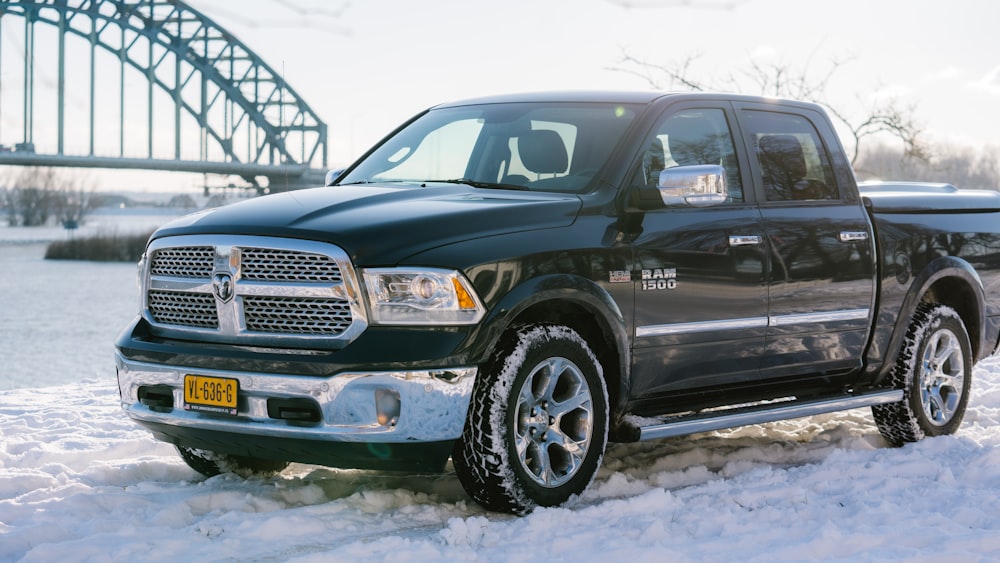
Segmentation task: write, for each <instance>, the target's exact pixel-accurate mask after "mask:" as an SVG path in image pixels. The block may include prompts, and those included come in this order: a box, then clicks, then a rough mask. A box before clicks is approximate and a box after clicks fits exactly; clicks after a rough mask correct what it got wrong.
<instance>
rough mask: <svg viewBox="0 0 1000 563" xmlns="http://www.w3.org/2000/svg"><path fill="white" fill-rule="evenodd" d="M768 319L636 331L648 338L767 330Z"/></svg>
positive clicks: (637, 335) (727, 321) (709, 322)
mask: <svg viewBox="0 0 1000 563" xmlns="http://www.w3.org/2000/svg"><path fill="white" fill-rule="evenodd" d="M766 327H767V317H751V318H747V319H727V320H722V321H701V322H696V323H676V324H669V325H650V326H640V327H636V329H635V336H636V337H637V338H644V337H647V336H668V335H671V334H691V333H698V332H712V331H716V330H746V329H751V328H766Z"/></svg>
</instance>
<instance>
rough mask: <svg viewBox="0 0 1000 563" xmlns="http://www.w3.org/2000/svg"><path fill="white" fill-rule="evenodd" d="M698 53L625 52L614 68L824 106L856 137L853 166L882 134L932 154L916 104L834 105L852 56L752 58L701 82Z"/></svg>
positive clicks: (922, 156) (909, 153)
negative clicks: (658, 57)
mask: <svg viewBox="0 0 1000 563" xmlns="http://www.w3.org/2000/svg"><path fill="white" fill-rule="evenodd" d="M699 57H700V55H697V54H695V55H689V56H688V57H686V58H684V59H681V60H679V61H673V62H669V63H666V64H653V63H649V62H646V61H643V60H640V59H637V58H635V57H633V56H631V55H629V54H628V53H625V54H624V55H623V56H622V60H621V62H620V63H619V65H618V66H614V67H611V70H615V71H619V72H625V73H627V74H631V75H633V76H637V77H639V78H642V79H644V80H645V81H646V82H648V83H649V85H650V86H651V87H653V88H656V89H676V88H680V89H683V90H692V91H705V90H718V91H731V92H744V93H746V92H752V93H757V94H760V95H763V96H773V97H778V98H792V99H797V100H804V101H808V102H814V103H818V104H822V105H824V106H825V107H826V108H827V110H828V111H829V113H830V115H831V117H833V119H835V120H837V121H839V122H840V123H842V124H843V125H844V128H845V129H846V130H847V132H848V133H849V134H850V136H851V138H852V140H853V141H854V143H853V147H852V148H851V149H850V150H851V163H852V164H854V163H855V162H856V161H857V160H858V155H859V154H860V153H861V145H862V141H866V140H868V139H869V138H871V137H873V136H876V135H879V134H888V135H890V136H892V137H895V138H896V139H898V140H899V141H901V142H902V145H903V154H904V155H905V156H906V157H907V158H911V159H916V160H921V161H926V160H927V159H928V157H929V152H928V148H927V144H926V141H925V139H924V136H925V135H924V127H923V125H922V124H921V123H920V122H919V121H918V120H917V119H916V118H915V117H914V107H913V106H905V105H903V104H902V103H901V102H900V101H899V100H898V99H896V98H891V97H889V98H882V99H877V100H875V101H873V102H869V103H865V102H864V101H862V100H861V99H860V98H859V99H858V102H859V104H861V106H862V108H863V109H862V111H861V112H860V114H859V115H860V117H853V116H852V115H853V114H852V113H851V112H848V111H846V109H844V108H841V107H838V106H834V105H832V104H830V103H829V101H828V97H827V94H826V92H827V87H828V86H829V84H830V82H831V80H832V79H833V77H834V75H835V74H836V73H837V71H838V70H840V69H841V68H842V67H843V66H844V65H845V64H847V63H848V62H849V60H850V59H834V60H832V61H830V63H829V64H828V65H826V66H825V67H821V66H820V65H816V64H812V62H811V61H807V62H806V64H805V65H804V66H803V67H801V68H797V67H793V66H791V65H789V64H786V63H762V62H759V61H754V60H751V61H750V64H749V65H748V66H747V67H746V69H745V70H742V71H739V72H730V73H728V74H726V75H724V76H723V77H722V78H721V79H713V80H710V81H701V80H698V79H696V78H694V77H693V74H694V72H693V69H694V66H695V63H696V62H697V61H698V59H699ZM811 71H812V72H811Z"/></svg>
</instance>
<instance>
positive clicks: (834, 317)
mask: <svg viewBox="0 0 1000 563" xmlns="http://www.w3.org/2000/svg"><path fill="white" fill-rule="evenodd" d="M868 313H869V310H868V309H849V310H846V311H827V312H822V313H801V314H796V315H781V316H777V317H770V320H769V321H768V325H769V326H791V325H798V324H821V323H835V322H841V321H860V320H868Z"/></svg>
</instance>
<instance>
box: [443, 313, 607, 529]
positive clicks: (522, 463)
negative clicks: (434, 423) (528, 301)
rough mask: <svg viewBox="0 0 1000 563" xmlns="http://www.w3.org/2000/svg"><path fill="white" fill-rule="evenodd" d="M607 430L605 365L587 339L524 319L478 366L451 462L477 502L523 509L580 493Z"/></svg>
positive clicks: (598, 458)
mask: <svg viewBox="0 0 1000 563" xmlns="http://www.w3.org/2000/svg"><path fill="white" fill-rule="evenodd" d="M607 433H608V397H607V390H606V386H605V383H604V379H603V371H602V369H601V366H600V363H599V362H598V361H597V358H596V357H595V356H594V353H593V352H592V351H591V349H590V347H589V346H588V344H587V342H586V341H585V340H584V339H583V338H582V337H581V336H580V335H579V334H578V333H577V332H576V331H574V330H573V329H571V328H568V327H565V326H556V325H547V324H536V325H526V326H523V327H520V328H519V329H517V330H514V331H512V332H510V333H509V334H508V335H506V336H505V337H504V338H503V339H502V341H501V344H500V346H499V347H498V350H497V351H496V352H495V353H494V355H493V358H492V360H491V362H490V363H489V364H488V365H486V366H484V369H483V372H482V373H481V374H480V377H479V379H478V380H477V381H476V388H475V391H474V392H473V397H472V401H471V404H470V406H469V415H468V418H467V420H466V424H465V430H464V432H463V434H462V437H461V439H460V440H459V441H458V442H457V443H456V445H455V450H454V452H453V454H452V461H453V463H454V465H455V471H456V473H457V474H458V478H459V480H460V481H461V483H462V486H463V487H464V488H465V490H466V492H468V493H469V495H470V496H471V497H472V498H473V499H475V500H476V502H478V503H480V504H482V505H483V506H485V507H486V508H488V509H490V510H496V511H500V512H510V513H514V514H525V513H528V512H530V511H531V510H532V509H533V508H535V507H536V506H555V505H559V504H562V503H564V502H566V501H567V500H569V499H570V497H572V496H573V495H577V494H580V493H582V492H583V491H584V489H586V488H587V486H588V485H589V484H590V482H591V481H592V480H593V478H594V475H596V473H597V469H598V467H599V466H600V462H601V458H602V457H603V455H604V448H605V445H606V444H607Z"/></svg>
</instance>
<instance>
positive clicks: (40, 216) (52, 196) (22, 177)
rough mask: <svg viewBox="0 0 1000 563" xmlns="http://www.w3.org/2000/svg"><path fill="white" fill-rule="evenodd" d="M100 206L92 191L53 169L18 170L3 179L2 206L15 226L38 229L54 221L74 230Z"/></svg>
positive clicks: (0, 187) (1, 184)
mask: <svg viewBox="0 0 1000 563" xmlns="http://www.w3.org/2000/svg"><path fill="white" fill-rule="evenodd" d="M97 203H98V197H97V196H96V195H95V193H94V190H93V188H87V187H85V186H84V185H83V182H81V181H80V180H78V179H75V178H71V177H67V176H64V175H62V174H60V173H59V172H57V171H56V170H55V169H54V168H44V167H24V168H19V169H18V171H17V172H15V173H14V174H12V175H10V176H8V177H7V178H5V179H3V180H0V207H2V208H3V209H4V212H5V214H6V216H7V224H8V225H10V226H12V227H19V226H20V227H36V226H41V225H46V224H49V223H50V222H51V221H53V220H54V221H56V222H57V223H59V224H62V225H64V226H67V227H73V226H75V225H79V224H81V223H82V222H83V219H84V218H85V217H86V215H87V213H89V212H90V211H91V210H93V209H94V207H96V205H97Z"/></svg>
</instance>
